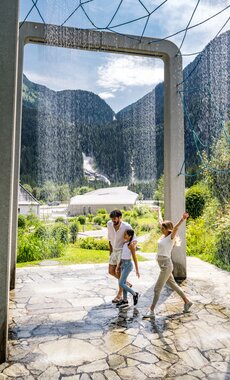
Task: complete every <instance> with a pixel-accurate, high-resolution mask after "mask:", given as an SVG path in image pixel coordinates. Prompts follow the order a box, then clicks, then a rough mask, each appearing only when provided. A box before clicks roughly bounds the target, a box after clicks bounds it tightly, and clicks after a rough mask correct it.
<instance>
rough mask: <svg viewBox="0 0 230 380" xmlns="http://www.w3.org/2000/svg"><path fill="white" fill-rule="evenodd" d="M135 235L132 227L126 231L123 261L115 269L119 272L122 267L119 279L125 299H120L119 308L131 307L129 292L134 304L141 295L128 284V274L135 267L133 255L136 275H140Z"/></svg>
mask: <svg viewBox="0 0 230 380" xmlns="http://www.w3.org/2000/svg"><path fill="white" fill-rule="evenodd" d="M133 237H134V231H133V230H131V229H130V230H127V231H126V232H125V233H124V239H125V243H124V244H123V248H122V254H121V261H120V262H119V263H118V264H117V267H116V270H115V271H116V273H119V272H120V269H121V276H120V279H119V285H120V287H121V288H122V290H123V299H122V300H121V301H119V302H118V303H117V305H116V306H117V307H119V308H127V307H129V302H128V298H127V295H128V292H129V293H131V294H132V296H133V304H134V306H135V305H136V304H137V302H138V297H139V294H138V293H137V292H135V291H134V290H133V289H131V288H130V287H129V286H128V285H127V278H128V275H129V274H130V272H131V271H132V269H133V264H132V260H131V256H132V258H133V261H134V264H135V268H136V275H137V277H138V278H139V277H140V274H139V269H138V262H137V257H136V248H135V245H133V244H131V243H132V240H133Z"/></svg>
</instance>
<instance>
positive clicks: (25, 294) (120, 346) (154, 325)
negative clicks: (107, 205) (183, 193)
mask: <svg viewBox="0 0 230 380" xmlns="http://www.w3.org/2000/svg"><path fill="white" fill-rule="evenodd" d="M140 272H141V278H140V279H139V280H138V279H136V277H135V273H132V274H131V276H130V278H131V280H132V282H133V284H134V288H136V289H138V291H140V292H141V294H142V297H141V298H140V302H139V303H138V307H137V308H133V307H130V309H128V310H127V311H126V312H125V311H123V312H119V311H118V310H117V309H116V308H115V307H114V306H113V305H112V304H111V299H112V298H113V296H114V294H115V289H116V281H115V280H113V279H112V278H111V277H109V276H108V275H107V274H106V265H104V264H103V265H73V266H56V267H39V268H35V267H33V268H24V269H18V271H17V287H16V290H15V291H12V292H11V324H10V338H9V360H8V362H7V363H4V364H2V365H0V373H1V374H0V379H3V378H4V379H21V380H22V379H26V380H33V379H39V380H49V379H50V380H58V379H62V380H64V379H65V380H67V379H69V380H89V379H93V380H119V379H124V380H126V379H127V380H129V379H130V380H136V379H138V380H145V379H174V380H193V379H210V380H229V379H230V364H229V358H230V320H229V315H230V314H229V311H228V310H227V307H228V306H229V305H230V293H229V284H230V274H229V273H227V272H225V271H222V270H219V269H217V268H215V267H214V266H212V265H209V264H207V263H204V262H202V261H200V260H198V259H196V258H188V280H187V281H186V283H185V284H183V289H184V290H185V291H186V293H187V294H188V295H189V297H190V298H191V299H192V301H193V302H194V306H193V307H192V309H191V312H190V313H188V314H183V313H182V303H181V301H180V299H179V298H178V296H177V295H176V294H172V293H171V291H170V290H169V289H167V288H165V289H164V292H163V294H162V297H161V299H160V302H159V307H158V310H157V312H158V313H157V317H156V320H155V321H152V322H151V321H150V320H142V317H141V314H142V312H144V311H145V310H146V306H147V305H148V304H149V302H150V299H151V297H152V293H153V283H154V281H155V279H156V276H157V274H158V269H157V266H156V263H155V261H148V262H141V263H140ZM163 301H164V302H163Z"/></svg>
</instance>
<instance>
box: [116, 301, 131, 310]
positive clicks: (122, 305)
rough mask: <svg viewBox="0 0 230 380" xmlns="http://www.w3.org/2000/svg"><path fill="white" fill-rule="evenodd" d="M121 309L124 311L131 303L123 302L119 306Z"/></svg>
mask: <svg viewBox="0 0 230 380" xmlns="http://www.w3.org/2000/svg"><path fill="white" fill-rule="evenodd" d="M118 307H119V309H124V308H127V307H129V302H128V300H122V302H121V303H120V304H119V306H118Z"/></svg>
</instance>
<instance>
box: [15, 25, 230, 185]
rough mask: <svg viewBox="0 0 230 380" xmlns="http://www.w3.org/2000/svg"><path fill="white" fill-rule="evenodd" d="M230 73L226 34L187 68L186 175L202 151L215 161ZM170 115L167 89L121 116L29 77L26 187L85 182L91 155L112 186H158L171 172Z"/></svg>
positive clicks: (229, 97)
mask: <svg viewBox="0 0 230 380" xmlns="http://www.w3.org/2000/svg"><path fill="white" fill-rule="evenodd" d="M229 66H230V32H226V33H224V34H222V35H221V36H219V37H217V38H215V39H214V40H213V41H211V42H210V43H209V44H208V45H207V46H206V48H205V49H204V50H203V52H202V53H201V54H199V55H198V56H197V57H196V59H195V60H194V61H193V62H192V63H191V64H189V65H188V66H187V67H186V68H185V69H184V72H183V78H184V83H183V94H184V103H185V148H186V149H185V157H186V160H185V163H186V171H193V170H196V168H197V166H198V164H199V163H200V153H201V152H202V150H204V149H205V151H206V152H207V154H210V147H211V144H212V142H213V140H214V139H216V138H217V137H218V136H219V135H220V133H221V131H222V129H223V123H224V121H226V120H227V119H228V118H229V114H230V76H229V68H230V67H229ZM181 89H182V87H181ZM163 113H164V85H163V83H160V84H158V85H157V86H156V87H155V88H154V89H153V90H152V91H151V92H150V93H148V94H147V95H145V96H144V97H143V98H141V99H139V100H138V101H137V102H135V103H133V104H131V105H129V106H128V107H125V108H124V109H123V110H121V111H120V112H118V113H117V114H115V113H114V112H113V110H112V109H111V108H110V107H109V105H108V104H107V103H106V102H105V101H104V100H102V99H101V98H100V97H99V96H97V95H95V94H93V93H92V92H87V91H81V90H76V91H73V90H69V91H59V92H55V91H52V90H49V89H48V88H46V87H45V86H41V85H39V84H35V83H32V82H31V81H29V80H28V79H27V78H26V77H25V76H24V85H23V113H22V150H21V151H22V154H21V180H22V182H23V183H25V182H28V183H32V184H35V185H41V184H43V183H44V182H45V181H47V180H52V181H54V182H58V183H65V182H68V183H70V184H73V183H75V182H76V181H77V180H80V179H82V178H83V177H84V171H83V153H84V154H85V155H86V156H90V157H93V159H94V162H95V163H96V169H97V170H98V171H99V172H100V173H101V174H102V175H105V176H106V177H108V178H109V180H110V181H111V182H112V183H124V184H128V183H131V182H140V181H142V182H143V181H144V182H149V181H153V182H154V181H155V180H156V178H159V176H160V175H161V174H162V172H163V166H164V158H163V123H164V117H163ZM181 164H183V163H181Z"/></svg>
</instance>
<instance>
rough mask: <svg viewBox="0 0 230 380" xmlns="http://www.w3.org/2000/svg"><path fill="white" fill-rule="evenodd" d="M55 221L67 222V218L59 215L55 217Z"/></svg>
mask: <svg viewBox="0 0 230 380" xmlns="http://www.w3.org/2000/svg"><path fill="white" fill-rule="evenodd" d="M55 223H65V218H64V217H63V216H58V217H57V218H56V219H55Z"/></svg>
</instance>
